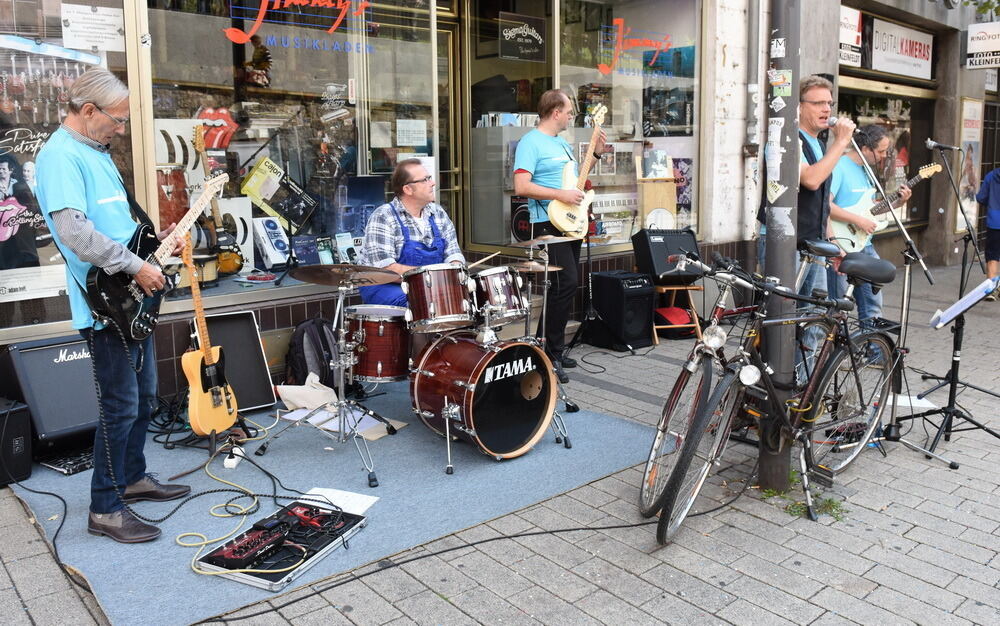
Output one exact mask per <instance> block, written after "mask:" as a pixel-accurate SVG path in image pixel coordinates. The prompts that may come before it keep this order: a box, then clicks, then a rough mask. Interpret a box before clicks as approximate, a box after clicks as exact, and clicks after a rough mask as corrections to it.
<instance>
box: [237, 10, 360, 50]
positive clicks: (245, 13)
mask: <svg viewBox="0 0 1000 626" xmlns="http://www.w3.org/2000/svg"><path fill="white" fill-rule="evenodd" d="M238 4H239V6H238ZM243 4H244V3H235V2H234V3H232V4H230V9H229V14H230V17H232V18H242V19H245V18H248V17H250V16H251V15H254V13H253V7H252V6H242V5H243ZM245 4H246V5H252V4H253V2H252V0H248V1H247V2H246V3H245ZM257 4H258V6H257V11H256V15H255V17H254V22H253V24H251V25H250V30H249V31H243V30H241V29H239V28H226V29H224V30H223V32H224V33H226V38H227V39H229V41H231V42H233V43H236V44H245V43H248V42H249V41H250V38H251V37H253V36H254V35H255V34H257V31H258V30H260V25H261V24H263V23H264V22H269V23H274V24H288V20H287V19H285V15H286V14H287V11H284V10H285V9H292V10H294V11H297V12H299V15H298V16H296V22H295V23H296V24H299V25H303V26H305V27H315V28H324V27H326V26H327V25H329V28H327V29H326V32H328V33H332V32H333V31H335V30H337V29H338V28H340V25H341V24H343V23H344V20H345V19H347V15H348V12H350V15H351V16H353V17H358V16H361V15H362V14H364V12H365V10H366V9H368V8H369V7H370V6H371V3H370V2H369V1H368V0H257ZM303 8H309V9H333V10H332V11H329V12H323V11H318V12H314V13H309V14H305V13H301V9H303ZM352 8H353V11H352V10H351V9H352ZM270 11H274V12H275V13H276V15H274V17H272V18H270V19H269V18H268V16H269V14H270ZM282 11H284V13H280V12H282Z"/></svg>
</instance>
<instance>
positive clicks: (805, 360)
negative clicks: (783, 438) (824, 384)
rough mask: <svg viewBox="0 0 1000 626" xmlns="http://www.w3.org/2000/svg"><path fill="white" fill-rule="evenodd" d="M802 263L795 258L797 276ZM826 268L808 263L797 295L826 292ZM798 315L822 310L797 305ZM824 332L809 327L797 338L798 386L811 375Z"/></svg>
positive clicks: (806, 305)
mask: <svg viewBox="0 0 1000 626" xmlns="http://www.w3.org/2000/svg"><path fill="white" fill-rule="evenodd" d="M801 262H802V261H801V260H799V258H798V257H796V262H795V273H796V275H798V268H799V264H800V263H801ZM826 288H827V284H826V268H825V267H823V266H822V265H817V264H816V263H809V266H808V268H807V269H806V275H805V276H804V277H803V278H802V286H801V287H799V295H802V296H812V292H813V289H823V290H826ZM799 312H800V313H822V312H823V309H822V308H820V307H817V306H814V305H811V304H804V303H800V304H799ZM825 336H826V332H825V330H824V329H823V328H822V327H818V326H815V325H813V326H809V327H806V328H805V329H804V331H803V332H802V335H801V336H800V337H799V346H800V348H799V349H797V350H796V351H795V380H796V382H797V383H798V384H800V385H801V384H805V382H806V380H807V379H808V378H809V375H810V374H812V370H813V365H814V363H815V362H816V357H817V356H819V350H820V348H821V347H822V346H821V344H822V342H823V338H824V337H825Z"/></svg>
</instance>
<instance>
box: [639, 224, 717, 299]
mask: <svg viewBox="0 0 1000 626" xmlns="http://www.w3.org/2000/svg"><path fill="white" fill-rule="evenodd" d="M632 249H633V250H634V251H635V264H636V265H638V266H639V271H640V272H642V273H643V274H649V275H650V276H651V277H652V278H653V281H654V282H656V284H658V285H690V284H691V283H693V282H694V281H696V280H698V279H699V278H701V272H699V271H698V270H694V269H690V268H689V269H686V270H684V271H683V272H677V273H675V274H670V275H669V276H664V277H663V278H660V275H661V274H663V272H667V271H670V270H672V269H674V268H675V267H676V266H677V264H676V263H670V262H668V261H667V257H668V256H670V255H671V254H681V253H682V252H693V253H695V254H698V238H697V237H696V236H695V234H694V231H693V230H691V229H690V228H684V229H681V230H657V229H652V228H644V229H642V230H640V231H639V232H637V233H636V234H634V235H632Z"/></svg>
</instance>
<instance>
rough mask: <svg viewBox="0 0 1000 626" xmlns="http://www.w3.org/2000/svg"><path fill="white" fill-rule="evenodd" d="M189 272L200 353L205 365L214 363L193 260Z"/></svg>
mask: <svg viewBox="0 0 1000 626" xmlns="http://www.w3.org/2000/svg"><path fill="white" fill-rule="evenodd" d="M187 268H188V272H190V273H191V303H192V305H193V306H194V319H195V323H196V324H197V325H198V337H200V338H201V341H200V343H201V355H202V358H204V359H205V365H214V364H215V361H214V360H212V340H211V339H209V337H208V324H207V323H205V307H204V306H203V305H202V303H201V284H200V283H199V281H200V280H201V276H200V275H199V274H198V269H197V268H196V266H195V264H194V262H193V261H192V262H191V263H190V264H188V266H187Z"/></svg>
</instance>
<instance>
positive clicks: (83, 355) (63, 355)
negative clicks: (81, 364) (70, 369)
mask: <svg viewBox="0 0 1000 626" xmlns="http://www.w3.org/2000/svg"><path fill="white" fill-rule="evenodd" d="M89 358H90V352H88V351H87V349H86V348H80V349H79V350H70V349H69V348H63V349H62V350H60V351H59V356H57V357H56V358H54V359H52V362H53V363H68V362H69V361H79V360H80V359H89Z"/></svg>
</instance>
